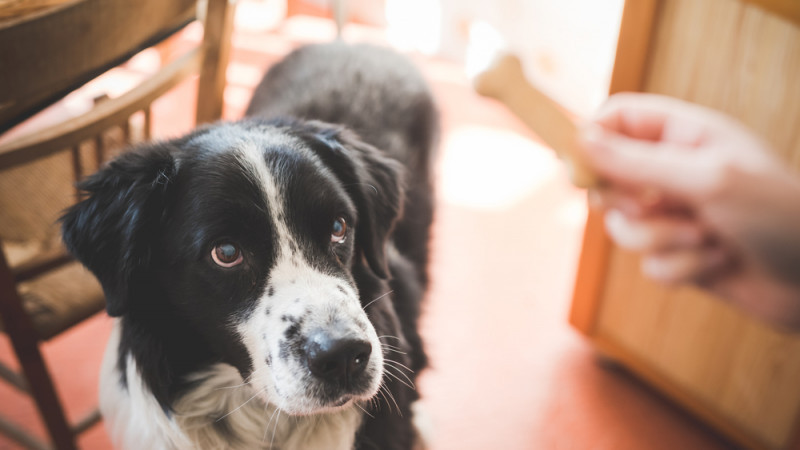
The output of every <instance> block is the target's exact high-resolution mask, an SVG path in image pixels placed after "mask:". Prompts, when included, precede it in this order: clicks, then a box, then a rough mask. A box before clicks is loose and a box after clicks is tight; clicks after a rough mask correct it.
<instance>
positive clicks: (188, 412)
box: [100, 323, 362, 450]
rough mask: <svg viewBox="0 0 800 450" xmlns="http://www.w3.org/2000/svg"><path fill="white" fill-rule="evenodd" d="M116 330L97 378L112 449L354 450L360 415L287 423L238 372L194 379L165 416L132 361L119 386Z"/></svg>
mask: <svg viewBox="0 0 800 450" xmlns="http://www.w3.org/2000/svg"><path fill="white" fill-rule="evenodd" d="M118 348H119V324H118V323H117V324H115V326H114V330H113V332H112V335H111V338H110V339H109V343H108V347H107V349H106V354H105V357H104V360H103V365H102V369H101V370H102V372H101V377H100V409H101V411H102V413H103V417H104V420H105V423H106V428H107V429H108V432H109V434H110V435H111V438H112V441H113V442H114V444H115V446H116V447H117V448H122V449H141V448H147V449H154V450H159V449H164V450H167V449H187V450H188V449H219V448H227V449H258V448H267V449H268V448H271V449H281V450H301V449H302V450H351V449H352V448H353V444H354V439H355V433H356V431H357V430H358V427H359V426H360V425H361V420H362V412H361V411H359V410H358V409H356V408H355V407H352V406H351V407H349V408H347V409H343V410H340V411H337V412H334V413H329V414H324V415H315V416H302V417H296V416H288V415H286V414H282V413H281V411H280V410H277V409H275V407H274V406H272V405H269V404H265V403H264V402H263V401H262V400H261V399H260V398H257V396H256V392H255V391H254V390H253V389H252V388H251V387H250V386H249V385H248V384H246V383H244V381H243V380H242V378H241V376H240V375H239V372H238V371H237V370H236V369H234V368H233V367H230V366H228V365H224V364H218V365H215V366H212V367H210V368H209V369H208V371H206V372H204V373H199V374H196V375H195V376H194V377H193V378H194V379H195V380H197V381H198V383H197V384H196V385H195V386H196V387H195V388H194V389H192V390H191V391H189V392H187V393H186V394H185V395H183V396H182V397H181V398H180V399H179V400H178V401H177V402H176V404H175V405H174V413H172V414H170V415H169V416H168V415H167V414H166V413H165V412H164V411H163V410H162V409H161V407H160V406H159V405H158V402H156V400H155V398H154V397H153V396H152V394H151V393H150V391H149V390H148V389H147V387H146V386H145V385H144V384H143V383H142V380H141V377H140V376H139V374H138V369H137V367H136V364H135V362H134V361H133V359H132V358H130V357H128V361H127V373H126V376H127V389H125V388H123V387H122V386H121V384H120V382H119V380H120V374H119V371H118V368H117V361H118V358H117V349H118Z"/></svg>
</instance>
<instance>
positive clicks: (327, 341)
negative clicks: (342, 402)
mask: <svg viewBox="0 0 800 450" xmlns="http://www.w3.org/2000/svg"><path fill="white" fill-rule="evenodd" d="M305 350H306V358H307V359H306V361H307V364H308V370H310V371H311V373H312V374H313V375H314V376H316V377H318V378H321V379H323V380H326V381H331V382H338V383H340V384H342V385H344V386H349V385H350V383H351V382H352V381H353V380H354V379H356V378H357V377H358V376H359V375H361V374H362V373H363V372H364V369H365V368H366V367H367V362H368V361H369V355H370V353H372V345H370V343H369V342H367V341H364V340H360V339H353V338H336V337H332V336H330V335H329V334H327V333H324V332H318V333H315V334H314V335H312V336H310V338H309V340H308V341H307V343H306V348H305Z"/></svg>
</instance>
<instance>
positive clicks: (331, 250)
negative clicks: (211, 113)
mask: <svg viewBox="0 0 800 450" xmlns="http://www.w3.org/2000/svg"><path fill="white" fill-rule="evenodd" d="M248 116H249V118H247V119H244V120H242V121H239V122H235V123H218V124H214V125H211V126H206V127H202V128H199V129H198V130H196V131H194V132H192V133H190V134H189V135H187V136H185V137H182V138H179V139H174V140H170V141H166V142H157V143H152V144H148V145H145V146H143V147H140V148H137V149H135V150H133V151H131V152H128V153H126V154H124V155H123V156H121V157H120V158H118V159H116V160H115V161H112V162H111V163H110V164H109V165H108V166H106V167H105V168H103V169H102V170H100V171H99V172H98V173H96V174H95V175H93V176H91V177H90V178H89V179H88V180H86V181H85V182H83V184H82V186H81V187H82V189H83V190H84V191H85V192H86V196H85V198H84V199H83V201H81V202H80V203H78V204H77V205H75V206H74V207H72V208H71V209H70V210H68V211H67V212H66V214H65V215H64V217H63V218H62V221H63V234H64V240H65V242H66V244H67V246H68V248H69V249H70V251H71V252H72V253H74V254H75V255H76V257H77V258H78V259H79V260H80V261H81V262H83V264H84V265H86V266H87V267H88V268H89V269H90V270H91V271H92V272H93V273H94V274H95V275H96V276H97V278H98V279H99V280H100V282H101V284H102V286H103V289H104V291H105V294H106V298H107V310H108V313H109V314H110V315H111V316H114V317H115V318H116V319H115V328H114V331H113V334H112V338H111V342H110V343H109V346H108V350H107V352H106V357H105V360H104V362H103V368H102V377H101V378H102V379H101V386H100V397H101V410H102V412H103V415H104V417H105V420H106V424H107V427H108V429H109V431H110V434H111V435H112V439H113V441H114V442H115V444H116V445H117V446H119V447H123V448H127V449H173V448H178V449H190V448H191V449H195V448H199V449H223V448H224V449H228V448H231V449H253V448H280V449H310V450H313V449H319V450H331V449H348V450H349V449H381V450H386V449H410V448H413V447H414V446H415V445H418V444H419V443H418V439H417V436H416V431H415V427H414V425H413V420H412V416H413V408H412V404H413V403H414V401H416V400H417V399H418V395H417V393H416V392H415V390H414V388H413V386H414V381H415V378H416V376H417V374H418V373H419V371H420V370H421V369H422V368H424V367H425V365H426V357H425V353H424V352H423V348H422V343H421V339H420V336H419V334H418V331H417V320H418V316H419V311H420V307H419V304H420V299H421V297H422V296H423V292H424V289H425V287H426V284H427V274H426V263H427V258H428V257H427V254H428V250H427V245H428V236H429V226H430V224H431V221H432V200H431V181H430V157H431V152H432V149H433V147H434V146H435V141H436V140H437V134H438V119H437V115H436V111H435V107H434V104H433V101H432V97H431V94H430V91H429V89H428V87H427V86H426V84H425V82H424V81H423V79H422V77H421V76H420V74H419V73H418V72H417V71H416V70H415V69H414V68H413V66H412V65H411V64H410V63H409V62H408V61H407V60H405V59H404V58H403V57H401V56H399V55H397V54H395V53H392V52H390V51H388V50H384V49H380V48H377V47H371V46H349V45H345V44H338V43H337V44H326V45H315V46H308V47H304V48H301V49H299V50H297V51H295V52H293V53H292V54H290V55H289V56H288V57H286V58H285V59H284V60H283V61H282V62H280V63H278V64H277V65H275V66H274V67H272V68H271V69H270V71H269V72H268V74H267V75H266V76H265V77H264V79H263V81H262V82H261V84H260V85H259V86H258V88H257V90H256V92H255V95H254V98H253V100H252V103H251V105H250V107H249V110H248Z"/></svg>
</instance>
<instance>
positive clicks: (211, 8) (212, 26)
mask: <svg viewBox="0 0 800 450" xmlns="http://www.w3.org/2000/svg"><path fill="white" fill-rule="evenodd" d="M235 9H236V8H235V3H234V2H233V1H231V0H209V1H208V11H207V12H206V21H205V30H204V32H203V33H204V35H203V47H204V49H205V58H204V60H203V65H202V68H201V71H200V81H199V86H198V90H197V92H198V94H197V115H196V122H197V124H198V125H199V124H202V123H207V122H213V121H215V120H218V119H219V118H220V117H222V107H223V104H224V98H223V91H224V90H225V71H226V70H227V67H228V60H229V59H230V45H227V43H229V42H230V40H231V34H232V33H233V17H234V13H235V12H236V11H235Z"/></svg>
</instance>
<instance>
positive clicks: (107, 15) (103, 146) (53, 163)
mask: <svg viewBox="0 0 800 450" xmlns="http://www.w3.org/2000/svg"><path fill="white" fill-rule="evenodd" d="M26 1H30V3H31V4H33V5H37V6H38V5H41V4H42V1H40V0H22V1H17V2H11V6H20V5H23V6H24V4H25V2H26ZM45 3H46V5H45V6H47V8H45V9H38V10H35V11H33V12H30V11H28V12H27V13H25V14H23V15H22V16H19V15H15V16H13V17H10V18H9V17H8V16H9V14H8V11H7V10H6V11H5V13H6V14H4V13H3V12H4V11H3V10H2V8H4V7H2V6H0V61H2V66H3V68H2V70H0V133H4V132H6V131H7V130H8V129H10V128H11V127H13V126H15V125H17V124H18V123H20V122H22V121H23V120H25V119H27V118H29V117H30V116H32V115H33V114H35V113H37V112H38V111H40V110H42V109H43V108H45V107H47V106H48V105H50V104H52V103H54V102H56V101H57V100H59V99H61V98H62V97H64V96H65V95H66V94H68V93H70V92H71V91H73V90H75V89H76V88H78V87H80V86H82V85H84V84H85V83H86V82H88V81H90V80H92V79H93V78H96V77H97V76H98V75H100V74H102V73H103V72H105V71H106V70H108V69H110V68H112V67H115V66H118V65H120V64H121V63H124V62H125V61H126V60H127V59H129V58H130V57H131V56H132V55H134V54H136V53H137V52H139V51H141V50H142V49H145V48H147V47H150V46H153V45H155V44H158V43H159V42H162V41H163V40H164V39H166V38H168V37H169V36H171V35H173V34H174V33H175V32H177V31H179V30H181V29H183V28H184V27H185V26H186V25H187V24H189V23H191V22H193V21H195V20H197V19H198V17H199V16H202V17H205V20H204V37H203V40H202V42H201V43H200V44H199V45H197V46H196V47H195V48H191V49H189V50H188V51H186V52H185V53H183V54H181V55H180V56H178V57H176V58H174V59H173V60H172V61H170V62H168V63H166V64H162V66H161V68H160V69H159V70H158V71H157V72H156V73H155V74H153V75H152V76H148V77H146V78H145V79H144V80H143V81H142V82H141V83H139V84H138V85H137V86H136V87H134V88H133V89H132V90H130V91H128V92H127V93H125V94H123V95H120V96H118V97H115V98H107V99H103V100H102V101H98V102H97V103H96V105H95V107H93V108H91V110H89V111H88V112H86V113H85V114H82V115H80V116H78V117H74V118H70V119H68V120H65V121H64V122H62V123H58V124H56V125H53V126H49V127H47V128H45V129H43V130H38V131H35V132H32V133H30V134H27V135H23V136H20V137H19V138H15V139H12V140H11V141H10V142H5V143H2V144H0V247H1V249H2V251H0V319H1V320H0V322H1V323H0V329H1V330H2V331H3V332H5V333H6V334H7V335H8V337H9V339H10V342H11V344H12V346H13V349H14V352H15V354H16V357H17V358H18V360H19V363H20V367H21V368H22V370H21V373H16V372H15V371H12V370H11V369H9V368H8V367H5V366H2V365H0V377H2V378H3V379H5V380H6V381H8V382H9V383H10V384H12V385H13V386H15V387H16V388H17V389H18V390H19V391H21V392H24V393H27V394H30V396H31V397H32V398H33V400H34V401H35V403H36V406H37V408H38V411H39V413H40V415H41V417H42V419H43V421H44V423H45V425H46V427H47V430H48V433H49V435H50V439H51V441H52V444H53V446H55V447H56V448H59V449H74V448H76V435H77V434H78V433H80V432H82V431H84V430H86V429H87V428H89V427H90V426H91V425H92V424H94V423H96V422H97V421H98V420H99V418H100V416H99V413H98V412H97V411H93V412H91V413H90V414H88V415H87V417H86V418H85V419H83V420H81V421H79V422H78V423H77V424H75V425H72V424H70V423H68V421H67V419H66V417H65V414H64V408H63V406H62V404H61V402H60V401H59V398H58V396H57V394H56V392H55V389H54V386H53V382H52V380H51V378H50V375H49V371H48V368H47V366H46V365H45V362H44V359H43V358H42V354H41V353H40V350H39V345H40V344H41V343H42V342H44V341H47V340H48V339H51V338H53V337H54V336H57V335H58V334H60V333H61V332H63V331H65V330H67V329H68V328H70V327H72V326H73V325H75V324H77V323H79V322H80V321H82V320H84V319H86V318H88V317H90V316H92V315H93V314H95V313H97V312H99V311H101V310H102V309H103V306H104V299H103V295H102V290H101V289H100V286H99V284H98V283H97V281H96V280H95V279H94V278H93V276H92V275H91V274H90V273H89V272H88V271H86V270H85V269H84V268H82V266H80V264H79V263H77V262H75V261H73V260H72V259H71V258H70V257H69V255H68V254H67V253H66V252H65V250H64V248H63V245H62V243H61V241H60V237H59V233H58V224H57V219H58V217H59V215H60V213H61V211H63V209H64V208H66V207H67V206H69V205H70V204H71V203H72V202H74V201H75V200H76V199H77V198H78V193H77V191H76V189H75V182H76V181H77V180H80V179H81V178H83V177H84V176H85V175H86V174H88V173H90V172H91V171H93V170H95V169H96V168H97V167H99V165H100V164H102V162H103V161H104V160H105V159H107V158H108V157H109V155H110V153H112V152H114V151H115V150H114V149H115V148H120V147H124V145H125V144H126V143H128V142H131V141H133V140H136V139H142V138H147V137H149V133H150V126H151V114H150V110H151V109H150V108H151V106H150V105H151V103H152V102H153V101H154V100H155V99H157V98H158V97H160V96H161V95H162V94H164V93H165V92H167V91H168V90H170V89H171V88H172V87H174V86H175V85H177V84H178V83H179V82H181V81H182V80H185V79H186V78H187V77H189V76H191V75H193V74H199V87H198V92H197V93H198V101H197V108H196V111H195V113H196V114H195V116H196V120H197V122H198V123H201V122H207V121H212V120H216V119H218V118H219V117H220V115H221V112H222V91H223V88H224V85H225V75H224V74H225V66H226V64H227V60H228V51H229V41H230V34H231V30H232V23H233V21H232V19H233V6H232V5H231V4H230V2H229V0H208V1H207V2H204V3H207V7H206V8H202V7H201V6H200V5H201V4H204V3H201V4H198V3H196V0H137V1H135V2H132V1H129V0H48V1H47V2H45ZM54 4H55V6H53V5H54ZM6 8H7V7H6ZM203 12H205V14H204V15H203ZM132 116H136V117H139V118H140V117H141V116H144V120H141V121H139V123H141V122H144V123H143V125H141V126H139V129H140V131H139V132H137V130H136V128H137V127H136V126H135V124H136V122H131V120H130V118H131V117H132ZM132 123H133V124H134V125H132ZM142 128H143V129H142ZM0 432H2V433H3V434H5V435H7V436H8V437H9V438H11V439H13V440H15V441H17V442H19V443H21V444H22V445H24V446H26V447H30V448H47V446H46V445H45V444H44V443H42V442H41V441H40V440H39V439H36V438H34V437H33V436H31V435H30V434H28V433H27V432H25V431H23V430H21V429H20V428H19V427H18V426H16V425H15V424H13V422H12V421H10V420H6V419H3V418H0Z"/></svg>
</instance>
